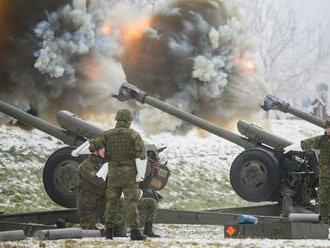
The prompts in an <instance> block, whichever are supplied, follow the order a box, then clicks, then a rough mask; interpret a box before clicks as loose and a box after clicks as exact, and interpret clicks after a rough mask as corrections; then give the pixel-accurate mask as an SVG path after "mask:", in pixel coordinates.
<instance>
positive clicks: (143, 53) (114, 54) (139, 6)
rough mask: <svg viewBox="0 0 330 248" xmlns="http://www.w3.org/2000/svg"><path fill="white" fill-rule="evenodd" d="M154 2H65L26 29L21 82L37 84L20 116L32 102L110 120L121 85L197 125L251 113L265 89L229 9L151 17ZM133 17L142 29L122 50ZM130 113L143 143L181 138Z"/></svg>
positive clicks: (219, 5) (227, 3)
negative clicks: (27, 67)
mask: <svg viewBox="0 0 330 248" xmlns="http://www.w3.org/2000/svg"><path fill="white" fill-rule="evenodd" d="M153 2H156V1H129V0H127V1H126V0H124V1H116V0H113V1H112V0H95V1H88V3H87V2H86V0H72V3H71V4H68V5H64V6H62V7H60V8H59V9H57V10H56V11H54V12H51V13H49V14H48V16H47V18H46V19H45V20H44V21H41V22H40V23H38V24H36V25H35V27H34V35H35V38H37V40H38V42H39V43H38V45H39V48H38V49H36V50H35V51H34V55H35V59H34V62H33V65H34V68H35V69H36V71H35V72H33V76H29V77H28V79H29V80H30V81H31V82H37V83H32V85H33V86H32V87H31V91H30V93H29V94H27V95H28V96H24V97H22V98H21V99H22V101H24V102H21V103H20V104H17V105H18V106H24V108H28V106H29V103H30V102H31V103H33V105H34V106H37V108H38V109H39V111H40V112H50V111H53V110H54V109H58V108H70V109H71V110H72V111H75V112H76V113H78V114H80V113H84V112H85V111H92V112H95V113H101V114H104V113H108V112H111V113H113V112H114V111H116V110H117V109H118V108H119V107H121V106H122V105H121V104H119V103H118V101H116V100H114V99H112V98H111V97H110V96H111V94H114V93H117V91H118V88H119V86H120V85H121V83H123V82H125V81H127V80H128V81H129V82H130V83H132V84H136V85H137V86H138V87H140V88H142V89H144V90H146V91H147V92H148V93H151V94H153V95H155V96H156V97H159V98H161V99H162V100H164V101H166V102H168V103H170V104H172V105H175V106H177V107H178V108H180V109H182V110H185V111H188V112H191V113H195V114H200V115H202V116H204V117H205V116H206V117H208V116H212V118H213V119H217V118H219V119H222V120H223V119H226V118H227V119H232V118H235V116H236V115H241V114H247V113H251V112H253V111H256V110H257V109H258V108H259V101H261V98H262V96H263V94H264V92H265V88H266V86H265V84H264V82H263V81H262V80H261V79H260V75H259V74H260V73H259V72H258V68H257V65H256V63H255V57H254V56H255V43H254V41H253V39H251V38H250V37H249V35H248V34H247V33H246V32H245V30H244V28H243V27H242V25H241V20H240V12H239V10H238V8H237V6H235V5H234V4H233V1H232V0H207V1H202V0H196V1H183V0H173V1H163V2H162V4H158V5H157V6H156V8H155V6H153V5H152V3H153ZM152 11H154V12H152ZM142 17H146V18H149V19H150V20H151V22H150V23H151V24H150V25H151V26H150V27H149V28H146V29H145V30H144V31H143V32H142V35H143V36H142V37H140V38H139V39H137V40H136V41H135V42H134V43H133V44H132V43H129V44H127V43H125V42H124V39H123V38H125V37H124V36H125V32H126V30H125V29H126V28H127V27H128V26H130V25H131V23H134V22H137V21H139V20H140V19H141V18H142ZM119 61H120V62H122V64H123V67H124V70H125V72H126V75H125V73H124V72H123V69H122V67H121V65H120V64H119ZM23 75H26V74H25V73H23ZM40 75H41V76H42V77H41V76H40ZM126 76H127V79H126ZM36 79H38V80H36ZM20 80H21V81H22V82H23V81H27V80H23V79H20ZM18 85H23V84H21V83H19V84H18ZM36 89H37V90H38V91H39V95H38V96H37V97H35V93H32V92H36ZM22 92H24V91H22ZM22 94H23V93H22ZM251 95H253V98H252V97H251ZM133 106H134V109H135V110H136V111H137V114H138V115H137V116H138V120H139V122H140V123H141V125H142V126H144V127H145V129H146V130H147V131H148V132H150V133H153V132H159V131H164V130H167V131H174V130H182V129H185V128H186V127H185V126H183V124H182V122H181V121H179V120H176V119H175V118H173V117H169V115H167V114H164V113H161V112H159V111H154V110H153V109H152V108H150V107H137V106H136V105H133ZM54 115H55V113H54Z"/></svg>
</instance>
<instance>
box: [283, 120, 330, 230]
mask: <svg viewBox="0 0 330 248" xmlns="http://www.w3.org/2000/svg"><path fill="white" fill-rule="evenodd" d="M299 145H300V147H301V149H302V150H308V149H315V150H320V154H319V166H320V169H319V173H320V174H319V188H318V201H319V208H320V215H321V222H322V223H324V224H328V223H329V221H330V119H328V120H327V121H326V127H325V134H324V135H320V136H316V137H313V138H310V139H306V140H303V141H301V143H300V144H298V146H297V144H293V145H291V146H289V147H288V148H286V150H287V151H288V150H290V149H291V150H298V149H297V147H298V148H299ZM290 147H291V148H290ZM294 148H295V149H294Z"/></svg>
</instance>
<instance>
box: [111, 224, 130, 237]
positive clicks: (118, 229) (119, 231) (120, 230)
mask: <svg viewBox="0 0 330 248" xmlns="http://www.w3.org/2000/svg"><path fill="white" fill-rule="evenodd" d="M113 236H114V237H121V238H126V237H127V231H126V227H124V226H115V227H114V229H113Z"/></svg>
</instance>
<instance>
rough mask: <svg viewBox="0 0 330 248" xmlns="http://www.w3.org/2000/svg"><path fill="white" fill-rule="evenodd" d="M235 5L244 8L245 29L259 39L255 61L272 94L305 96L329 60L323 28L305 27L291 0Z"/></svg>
mask: <svg viewBox="0 0 330 248" xmlns="http://www.w3.org/2000/svg"><path fill="white" fill-rule="evenodd" d="M237 2H238V4H239V5H241V6H243V8H244V15H243V16H242V18H244V19H245V20H246V23H247V28H248V29H249V30H250V31H251V32H252V33H253V34H254V35H255V36H256V37H258V40H259V44H258V58H259V61H258V62H259V64H260V65H261V67H262V69H263V70H264V78H265V80H266V82H268V84H269V85H270V88H271V92H272V93H273V94H277V95H279V96H285V97H286V98H289V96H288V94H287V93H288V92H294V93H295V95H296V94H297V93H299V95H304V94H303V93H302V92H303V91H304V90H307V89H308V85H309V84H310V83H311V82H312V81H313V77H314V76H315V75H316V74H318V73H319V69H320V68H322V67H323V65H324V64H326V63H327V62H328V60H329V52H328V47H325V46H324V44H325V43H324V41H323V37H324V34H325V32H324V29H323V27H322V26H312V25H311V26H306V25H304V24H303V22H301V21H300V20H299V19H298V16H297V14H296V12H295V9H294V7H293V5H292V2H291V1H290V0H279V1H272V0H237ZM329 76H330V75H329ZM291 99H292V98H291Z"/></svg>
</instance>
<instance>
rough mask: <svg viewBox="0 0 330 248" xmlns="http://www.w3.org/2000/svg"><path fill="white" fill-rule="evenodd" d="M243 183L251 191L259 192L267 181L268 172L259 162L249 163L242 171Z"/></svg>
mask: <svg viewBox="0 0 330 248" xmlns="http://www.w3.org/2000/svg"><path fill="white" fill-rule="evenodd" d="M241 181H242V183H243V184H244V185H245V186H246V187H248V188H249V189H250V190H251V189H252V190H258V189H259V188H260V187H262V186H263V185H264V184H265V183H266V181H267V171H266V169H265V167H264V165H263V164H262V163H260V162H259V161H249V162H247V163H246V164H245V165H244V166H243V169H242V171H241Z"/></svg>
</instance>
